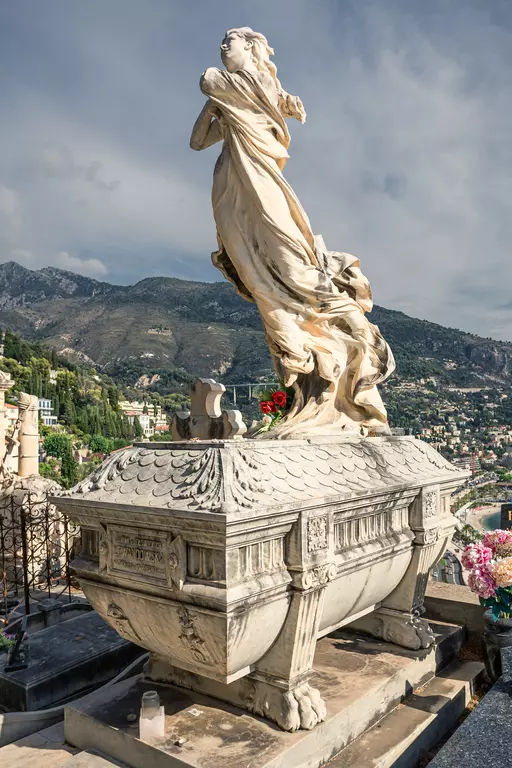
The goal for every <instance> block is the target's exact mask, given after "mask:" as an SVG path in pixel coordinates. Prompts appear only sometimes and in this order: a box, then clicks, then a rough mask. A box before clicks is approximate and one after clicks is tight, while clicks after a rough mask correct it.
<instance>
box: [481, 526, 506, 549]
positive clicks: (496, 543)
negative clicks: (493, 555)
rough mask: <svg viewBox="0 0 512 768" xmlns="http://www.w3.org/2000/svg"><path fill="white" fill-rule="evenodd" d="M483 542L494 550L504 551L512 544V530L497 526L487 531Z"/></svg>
mask: <svg viewBox="0 0 512 768" xmlns="http://www.w3.org/2000/svg"><path fill="white" fill-rule="evenodd" d="M481 543H482V545H483V546H484V547H490V548H491V549H492V551H493V552H498V550H502V551H503V550H504V549H505V548H507V547H508V545H512V531H503V530H501V529H500V528H497V529H496V530H495V531H490V532H489V533H486V534H485V536H484V538H483V540H482V542H481Z"/></svg>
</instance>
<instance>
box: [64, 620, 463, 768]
mask: <svg viewBox="0 0 512 768" xmlns="http://www.w3.org/2000/svg"><path fill="white" fill-rule="evenodd" d="M433 629H434V631H436V633H437V640H438V644H437V645H438V647H437V649H436V648H430V649H428V650H422V651H417V652H414V651H405V650H404V649H402V648H398V647H397V646H393V645H390V644H389V643H384V642H380V641H377V640H372V639H371V638H369V637H368V636H363V635H359V634H357V633H354V632H346V631H341V630H340V631H338V632H334V633H333V634H332V635H330V636H328V637H325V638H323V639H322V640H320V641H319V642H318V643H317V650H316V655H315V661H314V669H315V675H314V677H313V679H312V681H311V684H312V685H313V686H314V687H315V688H318V689H319V690H320V693H321V695H322V697H323V698H324V700H325V702H326V705H327V718H326V720H325V721H324V722H323V723H320V724H319V725H317V726H316V727H315V728H314V729H313V730H311V731H297V732H295V733H285V732H283V731H280V730H279V729H278V728H277V727H276V726H274V725H273V724H272V723H270V722H268V721H265V720H263V719H260V718H258V717H255V716H253V715H250V714H248V713H247V712H245V711H243V710H241V709H238V708H235V707H231V706H229V705H228V704H223V703H221V702H219V701H218V700H215V699H212V698H209V697H207V696H202V695H201V694H197V693H194V692H193V691H189V690H185V689H181V688H177V687H174V686H162V685H160V686H156V685H155V684H154V683H148V682H145V681H143V680H142V679H141V678H134V679H131V680H127V681H124V682H123V683H119V684H117V685H115V686H112V688H111V689H110V690H109V691H108V692H102V693H101V694H98V695H96V694H92V695H91V696H89V697H87V700H86V701H83V702H82V703H81V702H76V703H74V704H70V705H69V706H68V707H66V711H65V726H64V727H65V737H66V741H67V742H69V743H70V744H72V745H74V746H75V747H78V748H80V749H82V750H87V749H97V750H98V751H99V752H101V753H102V754H104V755H107V756H108V757H110V758H114V759H117V760H119V761H120V762H124V763H126V765H127V766H130V768H175V767H176V766H181V767H182V768H183V767H184V766H188V767H189V768H225V767H226V766H227V765H233V766H237V768H319V766H322V765H324V764H325V763H326V762H327V761H328V760H329V759H330V758H331V757H333V756H334V755H336V754H337V753H338V752H339V751H340V750H341V749H343V748H344V747H345V746H347V745H348V744H350V743H351V742H352V741H353V740H354V739H356V738H357V737H358V736H359V735H360V734H362V733H363V732H364V731H366V730H367V729H368V728H369V727H370V726H372V725H373V724H374V723H376V722H377V721H378V720H380V719H381V718H382V717H383V716H384V715H386V714H387V713H388V712H390V711H391V710H392V709H393V708H395V707H396V706H397V705H398V704H399V703H400V702H401V701H403V700H404V699H405V698H407V697H408V696H410V694H411V693H412V692H413V690H414V689H415V688H417V687H418V686H421V685H423V684H425V683H426V682H427V681H428V680H430V679H431V678H432V677H433V676H434V675H435V673H436V670H437V669H438V665H439V663H441V664H442V665H444V664H445V663H446V661H447V659H446V657H444V656H443V652H442V649H443V647H446V648H449V649H450V650H449V653H451V652H452V651H453V648H454V645H455V646H456V645H457V644H456V643H454V642H453V636H454V634H455V635H457V636H458V635H459V634H460V631H461V630H460V628H457V627H453V626H448V625H434V626H433ZM436 650H437V657H438V660H437V661H436ZM155 688H157V689H158V691H159V694H160V697H161V702H162V704H164V706H165V713H166V740H165V742H163V743H162V744H160V745H158V747H155V746H150V745H148V744H146V743H144V742H142V741H140V740H139V738H138V722H137V720H136V721H135V723H132V722H131V719H132V716H133V715H136V716H137V719H138V714H139V708H140V700H141V696H142V694H143V693H144V692H145V691H147V690H151V689H155Z"/></svg>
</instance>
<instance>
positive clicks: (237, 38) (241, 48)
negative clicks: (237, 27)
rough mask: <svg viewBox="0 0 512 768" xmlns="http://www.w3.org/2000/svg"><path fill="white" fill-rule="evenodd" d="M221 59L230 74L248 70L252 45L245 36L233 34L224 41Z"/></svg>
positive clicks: (221, 48) (221, 47)
mask: <svg viewBox="0 0 512 768" xmlns="http://www.w3.org/2000/svg"><path fill="white" fill-rule="evenodd" d="M220 57H221V59H222V63H223V64H224V66H225V67H226V69H227V71H228V72H237V71H238V70H239V69H247V65H248V64H249V63H250V61H251V58H250V57H251V44H250V43H249V42H247V40H246V39H245V37H243V35H240V34H238V33H237V32H231V33H230V34H229V35H226V37H225V38H224V40H223V41H222V45H221V46H220Z"/></svg>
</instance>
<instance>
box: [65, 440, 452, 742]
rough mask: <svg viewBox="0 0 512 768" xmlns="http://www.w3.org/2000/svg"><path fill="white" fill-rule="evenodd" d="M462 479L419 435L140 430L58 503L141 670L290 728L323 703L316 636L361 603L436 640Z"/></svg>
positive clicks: (404, 630) (412, 643) (361, 613)
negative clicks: (433, 571)
mask: <svg viewBox="0 0 512 768" xmlns="http://www.w3.org/2000/svg"><path fill="white" fill-rule="evenodd" d="M463 477H465V474H464V473H461V472H460V471H459V470H458V469H456V468H455V467H453V466H452V465H450V464H449V463H448V462H447V461H445V460H444V459H443V458H442V457H441V456H440V455H439V454H438V453H437V452H436V451H434V450H433V449H432V448H431V447H430V446H428V445H426V444H424V443H422V442H420V441H417V440H414V439H411V438H399V437H385V438H384V437H381V438H351V439H347V440H345V441H340V439H339V438H337V439H336V440H329V439H322V440H317V441H312V440H309V441H308V440H289V441H286V442H279V441H270V440H269V441H267V440H255V441H240V440H234V441H213V442H184V443H170V444H159V445H158V446H155V445H154V444H148V445H144V444H142V445H138V446H135V447H132V448H128V449H126V450H124V451H122V452H119V453H116V454H115V455H113V456H111V457H110V458H109V459H107V460H106V462H104V464H103V465H102V466H101V467H100V468H99V469H98V470H97V471H96V472H95V473H94V474H93V475H91V477H90V478H88V479H87V480H86V481H84V482H83V483H81V484H80V485H78V486H77V487H76V488H75V489H72V490H71V491H69V492H67V493H66V494H64V495H61V496H58V497H56V498H55V499H54V501H55V503H56V504H57V505H58V507H59V508H60V509H61V511H63V512H65V513H66V514H67V515H69V516H70V518H71V519H72V520H73V521H74V522H76V523H78V524H79V525H80V526H81V528H82V553H81V555H80V557H79V558H78V559H77V560H76V561H75V562H74V564H73V566H74V568H75V571H76V573H77V575H78V577H79V579H80V583H81V586H82V588H83V590H84V592H85V594H86V595H87V597H88V598H89V600H90V602H91V603H92V604H93V605H94V607H95V608H96V610H97V611H98V612H99V613H100V614H101V615H102V616H103V617H104V618H105V620H106V621H107V622H109V623H110V625H111V626H113V627H114V628H115V629H116V630H117V631H118V632H119V633H120V634H121V635H122V637H124V638H126V639H129V640H132V641H133V642H135V643H137V644H138V645H140V646H142V647H144V648H147V649H148V650H149V651H150V654H151V656H150V662H149V664H148V667H147V670H146V676H147V678H148V679H150V680H153V681H158V682H164V683H171V684H178V685H181V686H183V687H185V688H189V689H194V690H196V691H199V692H203V693H207V694H208V695H212V696H216V697H218V698H220V699H223V700H225V701H229V702H231V703H232V704H234V705H236V706H240V707H243V708H245V709H247V710H249V711H250V712H253V713H255V714H258V715H263V716H265V717H268V718H270V719H272V720H275V721H276V722H277V723H278V725H279V726H280V727H281V728H283V729H284V730H296V729H297V728H312V727H313V726H314V725H316V724H317V723H318V722H321V721H322V720H323V719H324V718H325V716H326V708H325V702H324V700H323V698H322V697H321V696H320V694H319V693H318V691H317V690H316V688H314V687H312V686H311V685H310V682H309V681H310V678H311V676H312V674H313V655H314V652H315V645H316V641H317V639H318V638H320V637H323V636H324V635H327V634H328V633H330V632H332V631H333V630H335V629H337V628H339V627H341V626H343V625H345V624H348V623H350V622H353V621H354V620H356V619H359V620H360V621H361V626H362V628H363V629H365V631H369V632H371V633H373V634H374V635H376V636H377V637H381V638H383V639H386V640H389V641H391V642H395V643H398V644H399V645H402V646H403V647H406V648H409V649H412V650H419V649H421V648H426V647H428V646H430V645H431V643H432V642H433V634H432V632H431V630H430V628H429V626H428V624H427V622H426V621H424V620H423V619H421V618H419V615H420V613H421V611H422V604H423V596H424V592H425V588H426V584H427V578H428V571H429V568H431V567H432V565H433V564H434V563H435V562H436V561H437V560H438V559H439V558H440V557H441V556H442V554H443V552H444V550H445V548H446V545H447V543H448V541H449V539H450V536H451V533H452V530H453V527H454V525H455V518H453V517H452V515H451V514H450V493H451V492H452V490H453V489H454V488H455V487H456V486H457V485H459V484H460V482H461V480H462V478H463ZM367 614H371V615H370V616H367Z"/></svg>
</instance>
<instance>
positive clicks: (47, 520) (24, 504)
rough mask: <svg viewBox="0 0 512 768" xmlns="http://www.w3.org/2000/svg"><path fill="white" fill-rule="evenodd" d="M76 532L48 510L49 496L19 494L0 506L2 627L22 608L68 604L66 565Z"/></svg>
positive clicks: (68, 522)
mask: <svg viewBox="0 0 512 768" xmlns="http://www.w3.org/2000/svg"><path fill="white" fill-rule="evenodd" d="M79 537H80V530H79V528H78V527H77V526H75V525H74V523H72V522H71V520H69V519H68V518H67V517H66V516H65V515H62V514H60V513H59V512H58V511H57V509H56V508H55V507H54V506H53V504H50V502H49V500H48V494H40V493H37V494H35V493H34V494H31V493H23V494H21V495H20V496H16V494H14V495H12V496H9V497H7V498H6V499H4V500H0V574H1V579H2V595H1V599H0V613H3V615H4V623H6V620H7V619H8V617H9V614H10V613H11V612H12V611H13V610H17V609H19V608H20V606H22V605H23V610H24V612H25V613H27V614H28V613H30V611H31V610H33V608H34V603H36V604H37V603H38V602H40V601H42V600H45V599H48V598H61V599H64V600H66V599H67V600H68V601H71V599H72V597H73V595H74V594H75V593H76V592H77V590H76V589H75V587H76V586H77V585H76V584H74V583H73V579H72V576H71V572H70V563H71V560H72V559H73V556H74V551H75V550H76V548H77V546H78V544H79Z"/></svg>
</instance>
